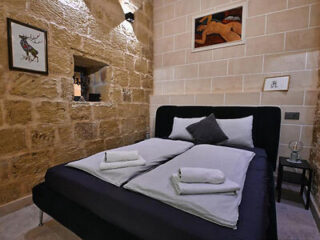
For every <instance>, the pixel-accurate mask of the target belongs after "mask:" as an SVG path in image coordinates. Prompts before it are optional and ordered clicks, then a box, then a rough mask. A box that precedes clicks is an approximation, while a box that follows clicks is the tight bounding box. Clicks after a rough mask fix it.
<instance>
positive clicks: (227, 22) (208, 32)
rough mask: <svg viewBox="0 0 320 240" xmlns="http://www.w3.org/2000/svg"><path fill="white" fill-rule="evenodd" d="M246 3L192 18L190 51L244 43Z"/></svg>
mask: <svg viewBox="0 0 320 240" xmlns="http://www.w3.org/2000/svg"><path fill="white" fill-rule="evenodd" d="M246 17H247V2H239V3H237V4H232V5H229V6H227V7H223V8H219V9H218V10H214V11H211V12H207V13H206V14H201V15H198V16H195V17H193V21H192V33H193V35H192V51H193V52H196V51H202V50H209V49H214V48H220V47H228V46H233V45H238V44H244V43H245V26H246V24H245V22H246Z"/></svg>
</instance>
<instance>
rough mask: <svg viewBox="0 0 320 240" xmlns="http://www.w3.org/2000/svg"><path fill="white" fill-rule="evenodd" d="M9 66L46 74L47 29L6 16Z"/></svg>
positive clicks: (19, 69)
mask: <svg viewBox="0 0 320 240" xmlns="http://www.w3.org/2000/svg"><path fill="white" fill-rule="evenodd" d="M7 30H8V51H9V53H8V54H9V68H10V69H11V70H18V71H26V72H33V73H40V74H45V75H47V74H48V47H47V31H45V30H42V29H39V28H37V27H33V26H30V25H28V24H25V23H22V22H18V21H16V20H13V19H10V18H7Z"/></svg>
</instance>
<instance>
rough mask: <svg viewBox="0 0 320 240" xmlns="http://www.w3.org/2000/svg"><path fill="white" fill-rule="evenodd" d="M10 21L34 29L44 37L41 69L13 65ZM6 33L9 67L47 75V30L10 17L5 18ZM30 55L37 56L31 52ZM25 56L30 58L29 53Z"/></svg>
mask: <svg viewBox="0 0 320 240" xmlns="http://www.w3.org/2000/svg"><path fill="white" fill-rule="evenodd" d="M12 23H15V24H18V25H21V26H23V27H26V28H30V29H33V30H35V31H38V32H41V33H43V39H44V42H43V44H44V46H43V48H44V51H43V54H44V59H43V60H42V61H44V62H42V63H44V64H45V68H44V70H43V71H42V70H35V69H32V68H24V67H22V66H15V65H14V56H13V48H14V46H13V36H12ZM7 33H8V59H9V69H10V70H14V71H24V72H30V73H38V74H43V75H48V73H49V69H48V38H47V31H46V30H43V29H40V28H37V27H34V26H31V25H29V24H26V23H23V22H19V21H17V20H14V19H11V18H7ZM23 36H24V35H23ZM31 47H32V46H31ZM36 54H38V51H36ZM31 55H32V56H33V60H34V59H35V58H36V57H37V56H34V55H33V54H31ZM25 58H28V59H29V58H30V57H29V54H28V55H27V56H26V57H25ZM37 58H38V57H37ZM33 60H32V61H33Z"/></svg>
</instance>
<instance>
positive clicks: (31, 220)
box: [0, 185, 320, 240]
mask: <svg viewBox="0 0 320 240" xmlns="http://www.w3.org/2000/svg"><path fill="white" fill-rule="evenodd" d="M285 187H286V188H287V189H289V190H284V191H283V199H282V201H281V203H277V218H278V236H279V240H320V235H319V232H318V229H317V227H316V224H315V222H314V220H313V218H312V215H311V212H310V210H309V211H307V210H305V209H304V208H303V206H302V204H301V201H299V198H297V194H296V193H294V192H293V191H292V190H296V189H295V188H294V187H292V186H289V185H286V186H285ZM38 219H39V211H38V209H37V207H36V206H35V205H31V206H28V207H25V208H23V209H21V210H19V211H16V212H13V213H11V214H8V215H6V216H3V217H1V218H0V239H1V240H79V238H78V237H77V236H76V235H74V234H73V233H71V232H70V231H69V230H67V229H66V228H64V227H63V226H62V225H60V224H59V223H57V222H56V221H54V220H52V219H51V218H50V217H48V216H47V215H45V216H44V222H45V224H44V225H43V226H42V227H38V226H37V224H38Z"/></svg>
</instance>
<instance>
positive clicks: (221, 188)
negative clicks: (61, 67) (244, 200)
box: [171, 173, 240, 195]
mask: <svg viewBox="0 0 320 240" xmlns="http://www.w3.org/2000/svg"><path fill="white" fill-rule="evenodd" d="M171 181H172V184H173V186H174V188H175V190H176V192H177V194H179V195H195V194H212V193H227V194H236V191H238V190H240V186H239V185H238V184H237V183H235V182H233V181H231V180H229V179H226V180H225V182H224V183H222V184H212V183H183V182H180V181H179V176H178V174H176V173H175V174H173V175H172V176H171Z"/></svg>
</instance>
